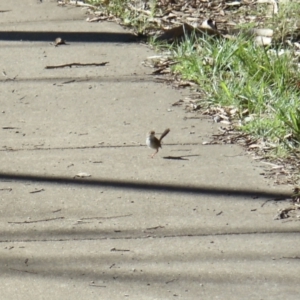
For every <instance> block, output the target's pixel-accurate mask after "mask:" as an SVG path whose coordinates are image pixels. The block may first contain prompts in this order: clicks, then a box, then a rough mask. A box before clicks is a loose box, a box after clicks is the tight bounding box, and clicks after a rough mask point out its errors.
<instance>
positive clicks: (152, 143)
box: [146, 128, 170, 158]
mask: <svg viewBox="0 0 300 300" xmlns="http://www.w3.org/2000/svg"><path fill="white" fill-rule="evenodd" d="M169 132H170V129H169V128H167V129H166V130H165V131H164V132H163V133H162V135H161V136H160V138H159V139H158V138H157V137H155V131H150V132H149V133H148V134H147V139H146V144H147V146H148V147H149V148H152V149H155V150H156V151H155V152H154V153H153V154H152V155H151V158H153V157H154V155H155V154H156V153H157V152H158V150H159V148H161V140H162V139H163V138H164V137H165V136H166V135H167V134H168V133H169Z"/></svg>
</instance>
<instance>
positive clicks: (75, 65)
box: [45, 61, 108, 69]
mask: <svg viewBox="0 0 300 300" xmlns="http://www.w3.org/2000/svg"><path fill="white" fill-rule="evenodd" d="M107 64H108V61H105V62H102V63H90V64H82V63H70V64H64V65H57V66H46V67H45V69H59V68H65V67H70V68H72V67H89V66H96V67H99V66H105V65H107Z"/></svg>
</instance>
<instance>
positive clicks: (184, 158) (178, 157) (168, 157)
mask: <svg viewBox="0 0 300 300" xmlns="http://www.w3.org/2000/svg"><path fill="white" fill-rule="evenodd" d="M191 156H200V155H199V154H191V155H179V156H173V155H172V156H164V157H163V159H173V160H189V159H188V158H186V157H191Z"/></svg>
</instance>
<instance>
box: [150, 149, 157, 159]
mask: <svg viewBox="0 0 300 300" xmlns="http://www.w3.org/2000/svg"><path fill="white" fill-rule="evenodd" d="M157 152H158V149H157V150H156V151H155V152H154V153H153V154H152V155H151V158H153V157H154V156H155V154H156V153H157Z"/></svg>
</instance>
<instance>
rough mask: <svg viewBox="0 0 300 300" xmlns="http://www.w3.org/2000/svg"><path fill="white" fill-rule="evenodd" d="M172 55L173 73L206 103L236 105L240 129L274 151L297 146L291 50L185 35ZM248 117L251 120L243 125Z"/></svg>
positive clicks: (299, 111)
mask: <svg viewBox="0 0 300 300" xmlns="http://www.w3.org/2000/svg"><path fill="white" fill-rule="evenodd" d="M281 52H282V53H281ZM173 57H174V60H175V61H176V62H177V64H175V65H174V68H173V71H174V72H175V73H179V74H181V76H182V78H183V79H186V80H192V81H194V82H196V83H198V84H199V86H200V87H201V89H203V90H205V91H206V93H207V95H208V98H207V99H206V100H205V101H206V103H207V105H208V106H209V105H221V106H234V107H236V108H237V109H238V113H237V115H236V119H240V120H241V123H242V124H243V125H242V126H240V127H239V129H240V130H244V131H246V132H248V133H250V134H252V135H253V136H255V137H260V138H263V139H264V140H265V141H267V142H269V143H271V144H272V145H273V148H274V149H276V151H277V153H281V154H282V153H285V154H286V153H287V151H288V150H290V149H296V148H298V146H299V143H300V104H299V96H300V89H299V87H298V86H296V84H295V83H296V82H298V81H299V82H300V78H299V72H298V70H297V65H296V64H295V62H294V59H293V57H294V56H293V53H292V52H291V51H285V52H283V51H281V50H280V47H278V48H277V50H274V49H268V48H264V47H260V46H256V45H255V44H254V43H253V42H252V41H249V39H247V38H246V37H239V38H237V39H235V40H229V39H223V40H220V39H219V40H215V39H212V38H210V37H205V38H196V37H189V38H186V39H185V40H184V41H183V42H182V43H181V44H178V45H177V46H176V47H175V48H174V49H173ZM208 62H209V63H208ZM202 102H203V101H202ZM243 112H247V113H246V114H245V113H243ZM249 115H250V116H252V121H248V122H246V123H245V122H244V119H245V117H247V116H249ZM248 119H249V118H248ZM283 150H286V151H283Z"/></svg>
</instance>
